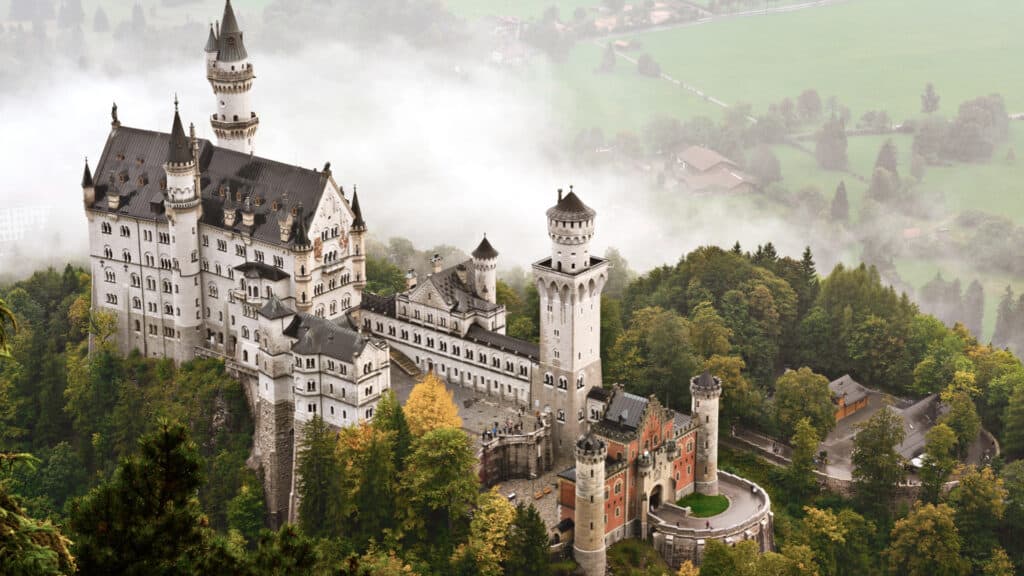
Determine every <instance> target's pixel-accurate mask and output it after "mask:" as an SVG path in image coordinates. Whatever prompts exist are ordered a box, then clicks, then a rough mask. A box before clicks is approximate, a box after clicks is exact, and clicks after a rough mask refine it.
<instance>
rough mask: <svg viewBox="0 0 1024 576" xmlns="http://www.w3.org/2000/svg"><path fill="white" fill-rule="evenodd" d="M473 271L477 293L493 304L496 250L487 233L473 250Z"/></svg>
mask: <svg viewBox="0 0 1024 576" xmlns="http://www.w3.org/2000/svg"><path fill="white" fill-rule="evenodd" d="M472 256H473V272H474V278H475V280H476V291H477V294H482V295H483V296H484V297H486V298H487V301H488V302H490V303H491V304H494V303H496V302H497V301H498V296H497V278H498V277H497V273H498V251H497V250H495V249H494V246H491V243H490V241H488V240H487V235H486V234H485V235H484V239H483V240H481V241H480V245H479V246H477V247H476V250H473V254H472Z"/></svg>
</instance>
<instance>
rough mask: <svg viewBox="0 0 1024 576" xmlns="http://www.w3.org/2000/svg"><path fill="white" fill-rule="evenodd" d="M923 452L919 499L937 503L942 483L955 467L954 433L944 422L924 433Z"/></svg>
mask: <svg viewBox="0 0 1024 576" xmlns="http://www.w3.org/2000/svg"><path fill="white" fill-rule="evenodd" d="M924 452H925V458H924V464H923V465H922V466H921V495H920V499H921V501H922V502H925V503H931V504H937V503H938V502H939V496H941V495H942V485H943V484H945V483H946V480H947V479H948V478H949V475H950V474H951V473H952V472H953V469H954V468H956V463H957V459H956V433H955V432H953V429H952V428H950V427H949V426H947V425H945V424H937V425H936V426H935V427H933V428H932V429H931V430H929V431H928V433H927V434H926V435H925V447H924Z"/></svg>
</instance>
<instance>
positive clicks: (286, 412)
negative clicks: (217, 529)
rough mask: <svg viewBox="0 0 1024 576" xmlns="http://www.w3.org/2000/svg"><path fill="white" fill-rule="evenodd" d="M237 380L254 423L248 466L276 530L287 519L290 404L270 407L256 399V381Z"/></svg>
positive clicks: (292, 436) (292, 435)
mask: <svg viewBox="0 0 1024 576" xmlns="http://www.w3.org/2000/svg"><path fill="white" fill-rule="evenodd" d="M240 380H241V382H242V388H243V389H244V390H245V396H246V399H247V400H248V403H249V409H250V410H251V411H252V415H253V422H254V424H255V432H254V434H253V448H252V454H251V455H250V457H249V461H248V465H249V467H250V468H252V469H254V470H256V471H257V472H258V473H259V474H260V476H261V477H262V478H263V493H264V496H265V497H266V500H267V511H268V518H269V523H270V526H271V528H274V529H277V528H278V527H279V526H281V525H282V524H284V523H285V522H288V520H289V498H290V494H291V490H292V457H293V455H294V442H295V433H294V425H293V418H294V414H295V406H294V404H292V403H290V402H278V403H276V404H274V403H271V402H268V401H266V400H263V399H260V398H259V395H258V394H257V392H256V387H257V386H258V385H259V381H258V379H256V378H253V377H250V376H242V377H241V378H240Z"/></svg>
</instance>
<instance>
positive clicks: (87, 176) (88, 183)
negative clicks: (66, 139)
mask: <svg viewBox="0 0 1024 576" xmlns="http://www.w3.org/2000/svg"><path fill="white" fill-rule="evenodd" d="M92 187H93V182H92V171H91V170H89V160H88V159H86V161H85V170H84V171H83V172H82V188H92Z"/></svg>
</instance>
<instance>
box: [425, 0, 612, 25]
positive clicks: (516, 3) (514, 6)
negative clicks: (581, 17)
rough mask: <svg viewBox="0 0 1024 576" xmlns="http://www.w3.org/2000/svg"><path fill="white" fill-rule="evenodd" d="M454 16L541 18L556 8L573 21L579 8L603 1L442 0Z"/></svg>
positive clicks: (565, 17)
mask: <svg viewBox="0 0 1024 576" xmlns="http://www.w3.org/2000/svg"><path fill="white" fill-rule="evenodd" d="M442 1H443V2H444V5H445V6H446V7H448V9H449V10H451V11H452V12H453V13H454V14H456V15H459V16H463V17H466V18H476V17H480V16H516V17H519V18H539V17H540V16H541V15H542V14H544V11H545V10H547V9H548V8H550V7H551V6H554V7H555V8H558V14H559V16H560V17H561V18H562V19H563V20H570V19H572V14H573V12H575V11H576V9H577V8H593V7H594V6H597V5H598V4H600V2H601V0H442Z"/></svg>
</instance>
